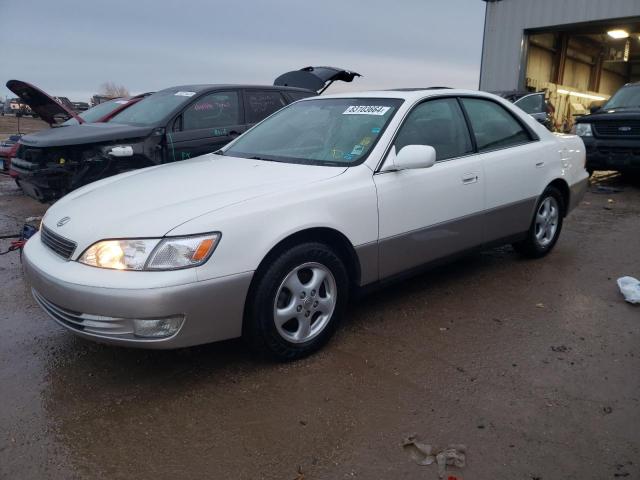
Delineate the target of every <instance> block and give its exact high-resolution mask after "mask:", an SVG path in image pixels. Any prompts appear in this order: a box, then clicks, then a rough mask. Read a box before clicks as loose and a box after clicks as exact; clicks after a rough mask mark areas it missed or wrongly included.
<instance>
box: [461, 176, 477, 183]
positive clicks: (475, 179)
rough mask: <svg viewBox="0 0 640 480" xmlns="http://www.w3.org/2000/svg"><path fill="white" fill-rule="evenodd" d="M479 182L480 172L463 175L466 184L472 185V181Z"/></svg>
mask: <svg viewBox="0 0 640 480" xmlns="http://www.w3.org/2000/svg"><path fill="white" fill-rule="evenodd" d="M477 182H478V174H477V173H465V174H464V175H462V183H463V184H464V185H470V184H472V183H477Z"/></svg>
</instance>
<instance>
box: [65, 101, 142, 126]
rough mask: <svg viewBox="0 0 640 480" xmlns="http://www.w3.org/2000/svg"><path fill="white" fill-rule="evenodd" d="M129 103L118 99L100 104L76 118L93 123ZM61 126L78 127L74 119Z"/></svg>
mask: <svg viewBox="0 0 640 480" xmlns="http://www.w3.org/2000/svg"><path fill="white" fill-rule="evenodd" d="M127 103H129V100H126V99H123V98H118V99H116V100H109V101H108V102H102V103H99V104H98V105H96V106H95V107H91V108H90V109H88V110H85V111H84V112H82V113H79V114H78V116H79V117H80V118H82V119H83V120H84V121H85V122H87V123H93V122H97V121H98V120H100V119H101V118H102V117H104V116H105V115H109V114H110V113H111V112H113V111H114V110H115V109H116V108H119V107H121V106H122V105H125V104H127ZM62 125H65V126H67V125H78V120H76V119H75V118H70V119H69V120H67V121H66V122H63V123H62Z"/></svg>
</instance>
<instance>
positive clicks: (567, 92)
mask: <svg viewBox="0 0 640 480" xmlns="http://www.w3.org/2000/svg"><path fill="white" fill-rule="evenodd" d="M556 92H558V93H559V94H561V95H573V96H574V97H578V98H588V99H589V100H606V99H607V98H606V97H601V96H599V95H590V94H588V93H581V92H572V91H571V90H564V89H562V88H559V89H558V90H556Z"/></svg>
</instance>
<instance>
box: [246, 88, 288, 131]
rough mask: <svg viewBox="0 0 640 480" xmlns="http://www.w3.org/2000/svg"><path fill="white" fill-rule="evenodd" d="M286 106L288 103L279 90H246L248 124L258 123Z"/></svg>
mask: <svg viewBox="0 0 640 480" xmlns="http://www.w3.org/2000/svg"><path fill="white" fill-rule="evenodd" d="M286 104H287V102H286V101H285V99H284V98H283V97H282V95H281V94H280V92H278V91H277V90H273V91H260V90H246V91H245V92H244V109H245V113H246V123H248V124H252V123H258V122H260V121H262V120H264V119H265V118H267V117H268V116H269V115H271V114H272V113H274V112H277V111H278V110H280V109H281V108H282V107H284V106H285V105H286Z"/></svg>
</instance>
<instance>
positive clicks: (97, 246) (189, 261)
mask: <svg viewBox="0 0 640 480" xmlns="http://www.w3.org/2000/svg"><path fill="white" fill-rule="evenodd" d="M219 241H220V233H217V232H216V233H207V234H203V235H192V236H188V237H167V238H155V239H139V238H132V239H120V240H101V241H99V242H96V243H94V244H93V245H91V246H90V247H89V248H88V249H87V250H85V252H84V253H83V254H82V255H81V257H80V259H79V262H80V263H84V264H85V265H90V266H92V267H99V268H109V269H112V270H138V271H142V270H147V271H148V270H177V269H180V268H189V267H197V266H198V265H202V264H203V263H204V262H206V261H207V260H208V259H209V257H210V256H211V254H212V253H213V251H214V250H215V248H216V246H217V245H218V242H219Z"/></svg>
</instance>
